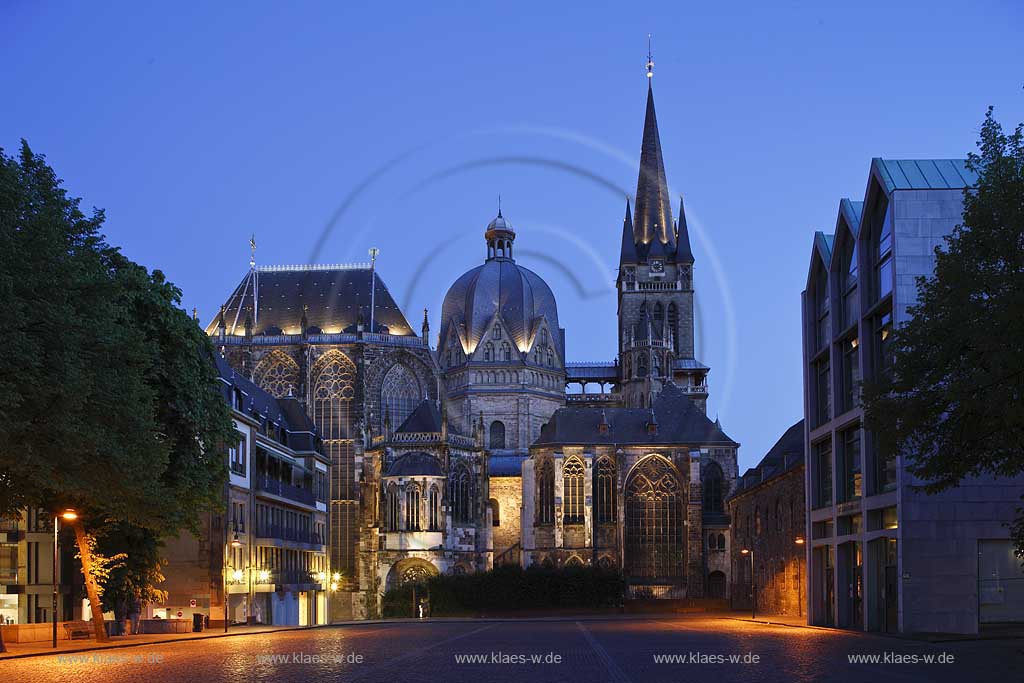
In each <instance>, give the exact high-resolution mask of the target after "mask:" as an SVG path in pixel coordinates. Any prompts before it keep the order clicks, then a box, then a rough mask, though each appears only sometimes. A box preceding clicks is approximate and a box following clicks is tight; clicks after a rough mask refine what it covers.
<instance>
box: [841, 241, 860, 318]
mask: <svg viewBox="0 0 1024 683" xmlns="http://www.w3.org/2000/svg"><path fill="white" fill-rule="evenodd" d="M842 264H843V273H842V274H841V277H842V280H841V284H840V287H841V289H840V292H841V293H842V297H843V309H842V315H843V319H842V326H843V328H847V327H849V326H850V325H852V324H853V323H854V322H856V320H857V242H856V241H855V240H854V239H853V235H852V234H850V233H847V235H846V240H845V244H844V245H843V260H842Z"/></svg>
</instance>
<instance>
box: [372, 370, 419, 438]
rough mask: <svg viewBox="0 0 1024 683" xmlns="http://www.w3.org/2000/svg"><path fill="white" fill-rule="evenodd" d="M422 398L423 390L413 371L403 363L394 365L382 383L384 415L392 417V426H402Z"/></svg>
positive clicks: (381, 402)
mask: <svg viewBox="0 0 1024 683" xmlns="http://www.w3.org/2000/svg"><path fill="white" fill-rule="evenodd" d="M422 400H423V392H422V390H421V389H420V383H419V380H417V379H416V375H415V374H414V373H413V371H412V370H410V369H409V368H408V367H407V366H405V365H403V364H401V363H395V364H394V365H392V366H391V368H389V369H388V371H387V374H385V375H384V380H383V381H382V382H381V385H380V405H381V410H382V411H383V412H382V415H387V416H389V417H390V418H391V426H392V428H394V429H397V428H398V427H400V426H401V425H402V423H403V422H405V420H406V418H408V417H409V416H410V415H412V411H414V410H416V406H418V405H419V404H420V401H422Z"/></svg>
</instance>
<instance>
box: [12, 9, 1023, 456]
mask: <svg viewBox="0 0 1024 683" xmlns="http://www.w3.org/2000/svg"><path fill="white" fill-rule="evenodd" d="M182 4H183V3H173V4H171V3H167V4H165V5H164V6H163V7H161V8H156V7H141V6H138V4H137V3H127V2H125V3H113V2H110V3H103V4H102V6H101V5H99V4H96V3H82V2H78V3H73V4H64V3H40V2H29V1H23V0H5V1H4V2H3V3H2V4H0V60H2V61H0V63H2V64H3V67H2V68H0V88H2V90H0V93H2V95H0V146H2V147H3V148H4V149H5V150H6V151H7V152H8V153H12V152H14V151H16V148H17V145H18V140H19V138H21V137H24V138H26V139H28V141H29V143H30V144H31V146H32V147H33V149H34V150H35V151H37V152H40V153H43V154H45V155H46V156H47V157H48V159H49V162H50V163H51V164H52V165H53V166H54V167H55V168H56V170H57V172H58V175H60V176H61V177H63V178H65V179H66V183H67V187H68V188H69V189H70V191H71V192H72V194H74V195H78V196H81V197H83V204H84V205H85V206H86V207H89V206H99V207H103V208H105V209H106V211H107V224H106V233H107V235H108V237H109V239H110V241H111V242H112V243H113V244H116V245H120V246H122V247H123V249H124V251H125V253H126V254H127V255H128V256H129V257H131V258H132V259H134V260H136V261H139V262H140V263H142V264H144V265H146V266H147V267H149V268H159V269H161V270H163V271H164V272H165V273H166V274H167V275H168V277H169V278H170V279H171V280H173V281H174V282H175V283H176V284H177V285H178V286H179V287H181V289H182V290H183V292H184V295H183V304H184V305H185V306H186V307H187V308H188V309H189V310H191V309H192V307H193V306H195V307H198V309H199V315H200V318H201V321H202V322H203V324H205V323H206V322H208V321H209V319H210V318H211V317H213V316H214V315H215V313H216V310H217V308H218V306H219V305H220V304H221V303H222V302H223V301H224V300H225V299H226V298H227V296H228V295H229V294H230V292H231V290H232V289H233V288H234V287H235V285H236V284H237V283H238V281H239V280H240V279H241V278H242V276H243V275H244V273H245V271H246V270H247V269H248V262H249V236H250V234H251V233H255V235H256V242H257V244H258V250H257V253H256V258H257V261H258V262H259V263H260V264H301V263H310V262H312V261H316V262H321V263H335V262H350V261H364V260H367V256H366V252H367V249H368V248H369V247H371V246H376V247H379V248H380V249H381V255H380V258H379V261H378V264H379V268H380V272H381V274H382V276H383V278H384V280H385V281H386V282H387V284H388V286H389V289H390V290H391V292H392V294H393V295H394V298H395V299H396V300H397V301H398V302H399V304H401V305H402V306H403V307H404V309H405V312H406V315H407V317H408V318H409V320H410V322H411V323H412V324H413V327H414V328H415V329H417V330H418V329H419V322H420V319H421V318H422V309H423V308H424V307H428V308H429V309H430V312H431V325H432V328H433V330H434V334H436V333H437V331H438V329H439V319H438V315H439V309H440V303H441V300H442V298H443V296H444V293H445V290H446V289H447V287H448V285H449V284H450V283H451V282H452V281H453V280H454V279H455V278H456V277H457V276H458V275H459V274H460V273H462V272H463V271H465V270H467V269H468V268H470V267H472V266H474V265H476V264H477V263H479V262H480V261H481V260H482V259H483V258H484V255H485V249H484V241H483V230H484V227H485V226H486V225H487V223H488V222H489V221H490V220H491V218H493V217H494V215H495V213H496V211H497V202H498V195H499V194H500V195H501V197H502V207H503V210H504V215H505V216H506V217H507V218H508V219H509V220H510V221H511V223H512V224H513V226H514V227H515V228H516V230H517V234H518V237H517V240H516V256H517V261H518V262H519V263H520V264H522V265H525V266H527V267H529V268H531V269H533V270H535V271H536V272H538V273H539V274H540V275H542V276H543V277H544V278H545V279H546V280H547V281H548V283H549V284H550V285H551V287H552V288H553V290H554V291H555V294H556V296H557V297H558V302H559V315H560V318H561V323H562V325H563V326H564V327H565V328H566V340H567V347H568V354H569V360H611V359H612V358H613V357H614V353H615V339H616V336H615V296H614V290H613V283H614V278H615V267H616V264H617V259H618V249H619V240H620V236H621V225H622V215H623V210H624V204H625V201H624V200H625V197H626V196H627V195H630V196H631V195H632V194H633V192H634V191H635V189H636V179H637V162H638V159H639V150H640V134H641V129H642V126H643V114H644V101H645V89H646V86H647V79H646V78H645V76H644V62H645V60H646V53H647V34H648V33H653V36H654V37H653V43H654V59H655V63H656V66H655V76H654V91H655V100H656V104H657V110H658V119H659V125H660V132H661V141H662V146H663V151H664V155H665V161H666V170H667V173H668V180H669V184H670V190H671V192H672V193H673V195H674V196H676V197H678V195H679V194H680V193H682V194H684V195H685V197H686V204H687V214H688V218H689V224H690V229H691V235H692V241H693V247H694V252H695V255H696V266H695V270H696V288H697V292H698V295H697V296H698V304H699V309H700V310H699V317H698V329H697V339H698V349H699V351H698V356H699V358H700V359H701V360H702V361H704V362H705V363H707V364H708V365H710V366H711V368H712V371H711V375H710V383H711V399H710V402H709V409H708V412H709V415H710V416H711V417H712V418H714V417H715V415H716V414H717V415H719V416H720V417H721V420H722V424H723V426H724V428H725V430H726V432H727V433H728V434H729V435H730V436H732V437H733V438H734V439H736V440H737V441H739V442H740V443H741V444H742V448H741V450H740V465H741V468H746V467H748V466H751V465H753V464H755V463H756V461H757V460H758V459H760V457H761V456H762V455H763V454H764V452H765V451H766V450H767V449H768V448H769V447H770V446H771V445H772V444H773V443H774V442H775V440H776V439H777V438H778V437H779V436H780V435H781V434H782V432H783V431H785V429H786V428H787V427H789V426H790V425H791V424H792V423H793V422H795V421H796V420H798V419H799V418H800V417H801V415H802V410H803V407H802V406H803V403H802V401H803V399H802V375H801V367H800V333H799V317H800V291H801V290H802V289H803V285H804V282H805V278H806V273H807V266H808V263H809V257H810V252H811V237H812V234H813V231H814V230H816V229H824V230H827V231H830V232H831V231H832V230H833V229H834V226H835V221H836V215H837V211H838V203H839V199H840V198H841V197H851V198H853V199H855V200H858V199H861V198H862V197H863V194H864V189H865V185H866V182H867V175H868V168H869V164H870V160H871V158H872V157H874V156H883V157H889V158H949V157H963V156H965V155H966V154H967V152H969V151H971V150H973V149H974V142H975V139H976V136H977V130H978V127H979V125H980V122H981V121H982V119H983V116H984V113H985V109H986V107H987V106H988V105H989V104H992V105H995V107H996V116H997V118H998V119H999V120H1001V121H1002V122H1003V124H1004V126H1005V127H1007V128H1010V127H1012V125H1013V124H1015V123H1016V122H1018V121H1022V120H1024V90H1022V85H1024V68H1022V67H1024V50H1022V49H1021V45H1022V44H1024V35H1022V34H1024V30H1022V28H1021V27H1022V26H1024V9H1022V7H1024V6H1022V5H1021V4H1020V3H1018V2H1013V1H1010V0H1006V1H1003V2H971V3H965V2H899V3H892V2H889V3H875V2H858V3H855V4H849V5H848V6H847V5H846V4H845V3H843V7H842V9H840V8H839V7H838V5H839V3H836V5H837V6H836V7H832V6H824V5H826V3H805V4H802V5H797V4H786V6H785V7H784V8H778V7H771V6H768V5H769V4H767V3H751V4H750V5H749V6H748V7H741V6H739V5H736V4H734V3H699V4H697V3H680V2H665V3H657V2H648V3H643V4H640V3H622V4H620V5H619V6H617V7H605V8H599V9H595V8H589V7H586V6H584V5H582V4H581V5H579V6H572V5H570V4H568V3H552V2H546V3H537V4H534V3H524V2H516V3H508V2H506V3H501V4H500V5H492V6H491V7H490V8H484V9H476V8H473V7H472V6H471V5H470V4H469V3H465V4H464V5H461V6H447V7H440V6H435V4H434V3H416V4H412V3H410V4H408V5H392V4H381V3H359V5H360V6H359V7H341V6H340V3H322V4H315V3H306V2H304V3H295V5H296V7H290V6H286V5H285V3H245V4H244V5H243V4H242V3H236V4H235V6H234V7H233V8H231V9H228V8H222V7H210V8H205V9H196V8H184V7H182ZM225 4H226V3H225ZM588 4H589V3H588ZM770 4H772V5H773V4H774V3H770ZM829 5H831V3H829ZM677 207H678V198H677V199H675V200H674V201H673V210H676V208H677ZM318 245H322V247H321V248H319V249H318V248H317V246H318ZM432 343H436V339H434V340H432Z"/></svg>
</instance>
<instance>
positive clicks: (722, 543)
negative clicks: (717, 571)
mask: <svg viewBox="0 0 1024 683" xmlns="http://www.w3.org/2000/svg"><path fill="white" fill-rule="evenodd" d="M718 549H719V550H725V534H718Z"/></svg>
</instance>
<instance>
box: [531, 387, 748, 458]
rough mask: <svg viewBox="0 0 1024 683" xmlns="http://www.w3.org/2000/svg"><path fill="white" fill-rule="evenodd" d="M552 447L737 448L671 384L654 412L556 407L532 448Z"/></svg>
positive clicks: (630, 409) (660, 395) (626, 409)
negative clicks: (605, 427)
mask: <svg viewBox="0 0 1024 683" xmlns="http://www.w3.org/2000/svg"><path fill="white" fill-rule="evenodd" d="M652 413H653V415H652ZM652 418H653V419H652ZM602 420H605V421H606V422H607V424H608V431H607V432H606V433H602V432H601V429H600V425H601V422H602ZM652 424H656V425H657V429H656V430H655V431H654V433H651V430H650V429H649V427H650V425H652ZM554 444H645V445H646V444H651V445H653V444H685V445H691V446H699V445H702V444H724V445H729V446H736V445H738V444H737V443H736V442H735V441H733V440H732V439H731V438H730V437H729V436H728V435H727V434H726V433H725V432H724V431H722V428H721V426H720V425H719V424H717V423H716V422H712V421H711V420H709V419H708V417H707V415H705V414H704V413H703V412H701V410H700V409H699V408H697V406H696V405H695V404H694V403H693V401H692V400H690V398H689V397H688V396H687V395H686V394H685V393H683V391H682V390H681V389H680V388H679V387H677V386H676V385H675V384H673V383H672V382H668V383H666V384H665V387H664V388H663V389H662V391H661V393H660V394H659V395H658V396H657V397H656V398H655V399H654V405H653V410H652V408H596V407H583V408H559V409H558V410H556V411H555V413H554V415H552V416H551V420H550V421H549V422H548V423H547V424H546V425H544V427H543V428H542V429H541V432H540V437H539V438H538V439H537V441H536V442H534V445H554Z"/></svg>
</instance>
